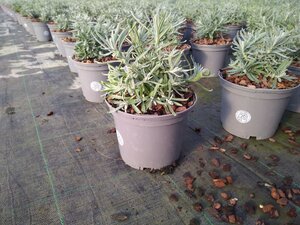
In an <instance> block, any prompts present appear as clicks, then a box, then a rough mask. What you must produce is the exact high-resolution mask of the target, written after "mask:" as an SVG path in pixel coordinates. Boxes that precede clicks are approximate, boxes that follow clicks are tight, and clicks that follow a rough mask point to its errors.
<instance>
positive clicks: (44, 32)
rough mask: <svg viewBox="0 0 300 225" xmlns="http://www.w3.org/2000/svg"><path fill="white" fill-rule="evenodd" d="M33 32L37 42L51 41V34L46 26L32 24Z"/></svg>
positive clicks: (43, 24)
mask: <svg viewBox="0 0 300 225" xmlns="http://www.w3.org/2000/svg"><path fill="white" fill-rule="evenodd" d="M32 26H33V30H34V33H35V36H36V39H37V40H38V41H42V42H46V41H50V40H51V34H50V31H49V28H48V26H47V24H45V23H42V22H32Z"/></svg>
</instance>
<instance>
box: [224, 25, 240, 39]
mask: <svg viewBox="0 0 300 225" xmlns="http://www.w3.org/2000/svg"><path fill="white" fill-rule="evenodd" d="M241 29H242V25H227V26H225V30H226V31H225V36H226V37H227V38H230V39H232V40H233V39H234V38H235V37H236V35H237V33H238V32H239V30H241Z"/></svg>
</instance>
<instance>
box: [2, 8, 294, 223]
mask: <svg viewBox="0 0 300 225" xmlns="http://www.w3.org/2000/svg"><path fill="white" fill-rule="evenodd" d="M203 82H204V83H206V85H207V86H208V87H211V88H213V89H214V92H211V93H210V92H202V91H201V92H199V101H198V103H197V107H196V109H195V110H194V111H193V112H192V113H191V114H190V118H189V124H188V126H187V127H186V132H185V134H186V135H185V142H184V149H183V155H182V157H181V160H180V162H179V165H178V166H177V167H176V168H175V170H174V172H173V173H171V174H163V173H161V172H158V173H154V174H153V173H149V171H138V170H135V169H132V168H130V167H128V166H126V165H125V164H124V162H123V161H122V160H121V159H120V155H119V150H118V144H117V138H116V135H115V133H113V132H108V131H109V130H111V129H112V128H113V127H114V124H113V120H112V117H111V115H109V114H107V108H106V106H105V105H104V104H92V103H89V102H87V101H85V100H84V98H83V97H82V93H81V90H80V86H79V82H78V77H77V75H76V74H74V73H71V72H70V71H69V68H68V66H67V62H66V60H65V59H64V58H62V57H60V56H59V55H58V54H57V50H56V48H55V46H54V44H53V43H51V42H49V43H38V42H37V41H36V40H35V39H34V38H33V37H31V36H30V35H28V33H26V32H25V30H24V29H23V28H22V27H21V26H20V25H18V24H17V23H16V22H13V21H12V20H10V18H9V17H8V16H6V15H4V13H3V12H2V11H1V12H0V224H1V225H11V224H12V225H15V224H21V225H23V224H37V225H41V224H47V225H50V224H55V225H56V224H70V225H77V224H78V225H90V224H103V225H111V224H137V225H146V224H165V225H169V224H172V225H174V224H197V221H198V222H201V224H223V222H220V221H219V220H218V219H216V218H215V215H214V214H215V212H214V211H213V210H212V209H211V207H210V203H209V202H208V201H207V196H209V194H212V195H214V198H215V199H216V201H219V202H221V203H222V204H223V205H225V204H226V203H225V200H223V199H222V197H221V196H220V194H221V192H227V193H228V194H230V195H231V197H234V198H237V199H238V201H237V205H236V211H235V213H234V214H235V215H237V216H238V217H240V218H241V220H242V221H243V222H244V224H255V221H256V220H257V219H258V218H263V219H264V220H265V221H267V222H268V223H269V224H272V225H276V224H286V223H288V222H293V223H294V224H300V220H299V216H297V217H294V218H292V217H290V216H291V215H290V216H288V215H287V212H288V211H289V210H291V209H292V210H295V211H293V212H296V213H298V214H300V212H299V206H297V204H296V203H297V199H296V200H295V199H294V200H295V201H294V202H292V201H288V204H287V206H285V207H280V206H279V205H278V204H277V203H276V201H275V200H274V199H272V197H271V196H270V190H269V189H268V188H267V187H265V186H263V185H262V184H264V183H269V184H276V185H277V187H280V186H281V185H283V180H284V178H286V179H285V182H286V183H288V182H290V181H291V179H287V177H289V176H290V177H291V178H292V179H293V183H292V184H291V186H292V187H293V188H299V186H300V173H299V171H300V148H299V144H297V143H300V140H299V129H300V114H296V113H291V112H286V113H285V115H284V118H283V122H282V124H281V126H280V128H279V130H278V132H277V133H276V135H275V136H274V137H273V139H270V140H265V141H256V140H254V139H250V140H243V139H240V138H236V137H234V138H233V140H231V139H232V137H231V136H227V135H229V134H228V133H227V132H226V131H224V130H223V129H222V126H221V124H220V119H219V117H220V115H219V112H220V87H219V83H218V80H217V79H215V78H212V79H207V80H205V81H203ZM296 131H298V132H296ZM225 136H227V141H225V142H223V140H224V137H225ZM76 139H77V140H76ZM80 139H81V140H80ZM213 145H218V146H221V148H222V149H221V150H210V149H211V147H212V146H213ZM213 149H218V147H215V148H213ZM219 164H220V165H219ZM224 164H228V165H230V166H231V170H230V166H228V165H227V166H225V167H226V168H225V167H224V168H223V166H224ZM212 170H215V172H216V173H219V175H220V177H226V176H231V177H232V179H233V183H232V184H227V185H226V186H225V187H223V188H217V187H215V185H214V183H213V179H212V178H211V176H210V175H209V173H210V174H211V172H212ZM224 170H225V171H224ZM187 172H189V173H190V175H187ZM184 174H185V177H187V176H193V177H195V178H196V180H195V181H194V183H193V185H192V186H193V188H196V191H195V195H196V196H195V198H194V197H193V193H192V192H187V191H186V189H187V187H186V183H185V180H184V179H185V178H184V177H183V175H184ZM288 185H290V184H288ZM199 187H201V188H202V189H203V192H204V196H202V197H200V195H201V193H199V192H201V191H199V190H198V189H197V188H199ZM251 193H254V194H253V195H251V197H252V198H251V197H250V194H251ZM170 196H171V197H170ZM294 197H295V196H294ZM197 202H199V203H201V205H202V206H203V210H202V211H201V212H197V211H196V210H195V209H194V207H193V205H194V203H197ZM246 202H248V203H251V204H253V205H255V206H256V210H255V207H254V208H251V207H250V210H249V209H248V210H245V208H244V204H245V203H246ZM268 203H270V204H273V205H274V206H275V208H276V209H277V210H278V211H279V214H280V216H279V218H277V219H271V218H270V215H268V214H264V213H263V212H262V210H261V209H260V208H259V205H260V204H263V205H265V204H268ZM298 205H299V202H298ZM248 208H249V207H248ZM198 209H199V208H198ZM247 211H248V212H247ZM290 214H291V213H290ZM192 219H194V220H192ZM191 220H192V221H191Z"/></svg>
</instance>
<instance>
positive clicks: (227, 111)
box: [219, 74, 299, 140]
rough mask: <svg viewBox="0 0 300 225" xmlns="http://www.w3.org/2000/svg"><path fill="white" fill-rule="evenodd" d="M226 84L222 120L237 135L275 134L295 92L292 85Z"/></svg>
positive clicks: (223, 95)
mask: <svg viewBox="0 0 300 225" xmlns="http://www.w3.org/2000/svg"><path fill="white" fill-rule="evenodd" d="M219 78H220V83H221V86H222V104H221V122H222V125H223V128H224V129H225V130H227V131H228V132H229V133H231V134H234V135H235V136H238V137H241V138H246V139H249V138H250V137H256V139H257V140H261V139H267V138H270V137H272V136H273V135H274V134H275V132H276V130H277V128H278V125H279V123H280V120H281V118H282V116H283V113H284V111H285V109H286V107H287V105H288V103H289V100H290V98H291V96H292V95H293V93H294V92H295V91H297V89H298V88H299V86H298V87H295V88H290V89H251V88H247V87H243V86H240V85H237V84H233V83H231V82H229V81H227V80H225V79H224V78H223V77H222V75H221V74H219Z"/></svg>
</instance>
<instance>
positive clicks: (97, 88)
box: [90, 81, 102, 91]
mask: <svg viewBox="0 0 300 225" xmlns="http://www.w3.org/2000/svg"><path fill="white" fill-rule="evenodd" d="M90 87H91V89H92V90H93V91H101V90H102V85H101V84H100V83H99V82H98V81H93V82H91V85H90Z"/></svg>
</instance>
